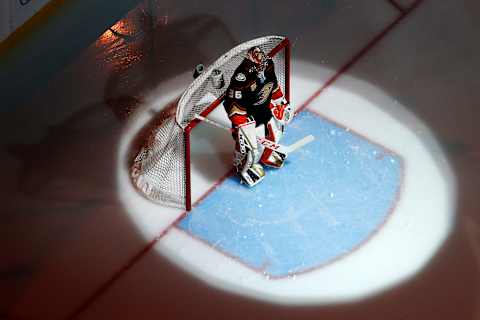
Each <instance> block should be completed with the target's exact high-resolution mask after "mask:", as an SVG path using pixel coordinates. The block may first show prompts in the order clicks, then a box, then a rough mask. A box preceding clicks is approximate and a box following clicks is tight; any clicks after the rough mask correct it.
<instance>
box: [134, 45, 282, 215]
mask: <svg viewBox="0 0 480 320" xmlns="http://www.w3.org/2000/svg"><path fill="white" fill-rule="evenodd" d="M253 46H259V47H260V48H262V49H263V51H264V52H265V53H267V55H268V56H269V57H271V58H272V59H273V61H274V64H275V73H276V75H277V79H278V82H279V85H280V86H281V88H282V90H283V92H284V94H285V97H286V98H287V100H289V77H290V76H289V72H290V63H289V59H290V43H289V41H288V39H287V38H285V37H281V36H267V37H262V38H258V39H254V40H251V41H247V42H244V43H242V44H240V45H238V46H236V47H234V48H233V49H231V50H230V51H228V52H227V53H225V54H224V55H222V56H221V57H220V58H218V59H217V60H216V61H215V62H214V63H213V64H211V65H210V66H208V67H207V68H205V70H204V71H203V73H201V74H200V76H198V77H197V78H196V79H195V80H194V81H193V82H192V84H191V85H190V86H189V87H188V88H187V89H186V90H185V92H184V93H183V95H182V96H181V98H180V100H179V101H178V103H177V106H176V113H175V115H174V116H173V115H172V116H171V117H166V118H165V119H162V121H160V122H159V124H158V125H157V126H156V127H155V129H154V130H153V131H152V132H151V134H150V136H149V137H148V138H147V139H146V142H145V144H144V145H143V146H142V147H141V149H140V151H139V153H138V154H137V156H136V157H135V159H134V161H133V165H132V168H131V177H132V182H133V184H134V186H135V187H136V188H137V189H138V190H139V192H140V193H142V194H143V195H144V196H146V197H147V198H148V199H150V200H152V201H154V202H158V203H160V204H163V205H167V206H173V207H178V208H182V209H186V210H188V211H189V210H191V208H192V183H191V181H192V179H191V175H192V172H191V163H190V162H191V155H190V152H191V137H190V135H191V131H192V129H193V128H194V127H195V126H196V125H197V124H198V123H199V120H198V119H197V118H196V115H197V114H198V115H201V116H203V117H207V116H208V114H209V113H211V112H212V111H213V110H214V109H215V108H217V107H219V106H221V105H222V101H223V97H224V93H225V90H226V89H227V87H228V85H229V82H230V78H231V76H232V75H233V73H234V71H235V69H236V68H237V66H238V65H240V63H241V62H242V60H243V59H244V58H245V57H246V53H247V50H248V49H250V48H251V47H253ZM219 74H223V79H224V82H223V86H221V88H219V85H218V83H215V82H218V81H215V79H214V78H215V77H216V76H218V75H219ZM232 148H233V142H232ZM232 151H233V150H232Z"/></svg>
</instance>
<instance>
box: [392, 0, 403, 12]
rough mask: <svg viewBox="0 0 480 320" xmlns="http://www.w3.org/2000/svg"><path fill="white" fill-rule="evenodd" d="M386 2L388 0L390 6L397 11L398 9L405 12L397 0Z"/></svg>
mask: <svg viewBox="0 0 480 320" xmlns="http://www.w3.org/2000/svg"><path fill="white" fill-rule="evenodd" d="M388 2H389V3H390V4H391V5H392V6H394V7H395V8H396V9H397V10H398V11H400V12H402V13H403V12H405V8H404V7H402V6H401V5H400V4H399V3H398V2H396V1H395V0H388Z"/></svg>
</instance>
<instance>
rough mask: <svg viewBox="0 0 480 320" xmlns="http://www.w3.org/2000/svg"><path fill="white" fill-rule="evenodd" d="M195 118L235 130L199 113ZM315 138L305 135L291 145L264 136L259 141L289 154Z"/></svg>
mask: <svg viewBox="0 0 480 320" xmlns="http://www.w3.org/2000/svg"><path fill="white" fill-rule="evenodd" d="M195 118H197V119H198V120H201V121H205V122H206V123H208V124H210V125H212V126H214V127H217V128H221V129H224V130H227V131H230V132H232V131H233V129H232V128H229V127H227V126H225V125H223V124H221V123H218V122H216V121H213V120H210V119H208V118H205V117H203V116H201V115H199V114H195ZM314 139H315V137H314V136H313V135H311V134H310V135H308V136H305V137H303V138H301V139H299V140H297V141H295V142H294V143H292V144H291V145H283V144H279V143H275V142H273V141H270V140H267V139H265V138H262V137H257V142H258V143H260V144H261V145H262V146H264V147H265V148H268V149H271V150H274V151H277V152H279V153H283V154H285V155H288V154H289V153H292V152H294V151H295V150H298V149H300V148H301V147H303V146H305V145H306V144H308V143H310V142H312V141H313V140H314Z"/></svg>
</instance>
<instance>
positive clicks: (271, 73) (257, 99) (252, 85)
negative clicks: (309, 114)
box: [224, 59, 278, 126]
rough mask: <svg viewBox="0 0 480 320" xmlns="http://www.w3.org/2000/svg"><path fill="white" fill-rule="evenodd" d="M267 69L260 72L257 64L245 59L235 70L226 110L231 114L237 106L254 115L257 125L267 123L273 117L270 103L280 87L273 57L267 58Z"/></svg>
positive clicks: (228, 92)
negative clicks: (273, 94) (275, 91)
mask: <svg viewBox="0 0 480 320" xmlns="http://www.w3.org/2000/svg"><path fill="white" fill-rule="evenodd" d="M265 63H266V66H265V69H264V70H263V71H261V72H258V71H257V69H256V68H255V64H254V63H253V62H252V61H250V60H249V59H244V60H243V61H242V63H241V64H240V65H239V66H238V67H237V69H236V70H235V72H234V74H233V76H232V78H231V80H230V85H229V87H228V89H227V91H226V96H225V102H224V106H225V110H226V111H227V114H228V115H230V114H232V112H233V111H234V109H235V108H237V109H239V110H238V111H240V112H242V113H243V112H246V115H247V116H252V117H253V118H254V119H255V121H256V123H257V126H258V125H260V124H265V125H266V124H267V122H268V121H269V120H270V119H271V118H272V112H271V111H270V108H269V104H270V99H271V97H272V93H273V91H274V90H275V89H276V88H277V87H278V81H277V77H276V75H275V70H274V65H273V61H272V59H267V61H266V62H265Z"/></svg>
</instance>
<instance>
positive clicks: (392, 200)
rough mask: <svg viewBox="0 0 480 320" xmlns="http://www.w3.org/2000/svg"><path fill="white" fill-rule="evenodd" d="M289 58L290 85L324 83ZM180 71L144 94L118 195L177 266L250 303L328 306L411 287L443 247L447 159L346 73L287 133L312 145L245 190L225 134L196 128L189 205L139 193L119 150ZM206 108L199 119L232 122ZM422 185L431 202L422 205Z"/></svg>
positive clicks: (412, 122)
mask: <svg viewBox="0 0 480 320" xmlns="http://www.w3.org/2000/svg"><path fill="white" fill-rule="evenodd" d="M295 66H296V69H295V72H294V76H293V79H292V85H293V88H292V89H293V91H294V92H295V96H297V97H300V98H299V100H300V101H302V100H303V99H306V98H307V97H308V96H309V95H310V94H311V92H314V91H315V90H316V89H317V88H318V87H320V86H321V82H320V80H313V79H314V78H313V77H312V76H311V75H312V74H323V73H327V72H328V70H326V69H324V68H322V67H320V66H317V65H311V64H308V63H304V62H301V61H296V63H295ZM188 78H190V79H191V73H190V74H185V75H182V76H180V77H179V78H178V79H174V80H172V82H171V83H166V84H164V87H162V88H159V90H158V92H159V94H158V95H156V94H155V93H154V94H153V96H152V97H151V103H149V104H147V105H146V106H145V107H144V109H143V110H139V112H138V113H137V114H136V117H133V118H132V119H131V122H130V123H129V125H128V128H127V130H126V132H125V135H124V139H123V141H122V145H121V146H120V150H119V176H118V177H119V180H118V182H119V196H120V198H121V199H122V202H123V203H124V205H125V207H126V208H127V210H128V212H129V214H130V216H131V218H132V220H133V221H134V222H135V223H136V225H137V226H138V228H139V230H141V232H142V233H143V234H144V235H145V237H146V238H147V239H148V241H150V240H151V239H152V238H155V237H158V238H156V239H157V240H156V241H157V242H156V244H155V247H154V250H155V251H156V252H158V254H161V255H164V256H166V257H168V258H169V259H171V260H172V261H173V262H174V263H175V264H176V265H177V266H178V267H179V268H182V269H185V270H186V271H188V272H190V273H192V274H193V275H194V276H196V277H199V278H200V279H203V280H204V281H205V282H206V283H208V284H210V285H214V286H216V287H219V288H222V289H225V290H228V291H232V292H236V293H239V294H242V295H245V296H249V297H253V298H256V299H261V300H267V301H270V302H274V303H279V304H325V303H334V302H340V301H352V300H355V299H361V298H364V297H367V296H370V295H372V294H375V293H378V292H380V291H382V290H386V289H388V288H390V287H393V286H396V285H398V284H400V283H402V282H403V281H408V279H409V278H410V277H413V276H414V275H415V274H416V273H417V272H419V271H420V270H421V269H422V268H423V267H424V266H425V265H426V264H427V263H428V262H429V261H430V259H431V258H432V257H433V256H434V255H435V253H436V252H437V250H438V249H439V248H440V246H441V245H442V243H443V241H444V239H445V238H446V237H447V235H448V233H449V231H450V229H451V225H452V221H453V215H452V208H453V206H454V199H455V181H454V179H453V176H452V174H451V171H450V168H449V166H448V162H447V161H446V159H445V156H444V155H443V153H442V151H441V149H440V148H439V147H438V144H437V143H436V141H435V140H434V139H433V137H432V136H431V135H430V133H429V130H428V128H426V127H425V126H424V125H423V124H422V123H421V122H420V121H419V120H418V119H416V118H415V117H414V116H413V115H411V114H410V113H409V112H408V111H406V109H405V108H404V107H402V106H401V105H399V104H398V103H397V104H395V111H394V112H387V111H390V110H386V109H385V103H384V102H385V101H387V100H388V99H389V97H388V96H387V95H386V94H385V93H384V92H382V91H381V90H379V89H378V88H376V87H374V86H372V85H370V84H368V83H365V82H363V81H360V80H356V79H353V78H350V77H348V76H343V77H342V81H341V83H339V84H338V85H337V86H334V87H330V88H329V90H328V91H326V92H324V93H323V94H322V95H321V96H320V97H319V98H317V99H315V100H313V101H312V102H311V103H310V104H309V105H308V106H307V108H306V110H304V111H303V112H301V113H300V114H299V116H298V117H296V118H295V119H294V120H293V122H292V123H291V125H290V127H289V129H288V131H287V133H286V136H285V139H287V140H285V144H287V145H288V144H289V140H288V139H292V140H293V141H294V140H295V139H296V136H297V135H298V136H304V135H306V134H307V133H308V134H314V135H315V140H314V141H313V142H311V143H310V144H308V145H307V146H305V147H303V148H302V149H301V150H299V151H298V152H296V153H294V154H293V155H292V157H291V159H290V157H289V159H288V160H289V162H287V163H286V165H285V166H284V167H283V168H282V169H281V170H278V171H269V172H268V173H267V174H269V177H268V178H269V179H267V180H264V181H262V183H261V184H259V185H257V186H256V187H255V188H254V189H248V188H245V187H244V186H240V185H239V184H238V181H236V180H233V179H232V178H229V176H228V175H226V173H227V172H228V171H229V170H230V168H231V167H230V165H231V163H230V162H229V161H230V159H229V157H227V159H225V156H224V155H228V154H229V152H230V151H231V137H230V134H229V132H228V131H227V130H222V129H218V128H216V127H213V126H211V125H208V124H207V123H204V124H203V125H200V126H198V127H196V128H195V129H193V130H192V132H191V133H192V137H191V141H190V142H191V145H190V147H191V161H192V172H191V173H192V180H193V182H194V183H193V185H194V186H195V188H194V189H195V190H192V191H193V194H194V198H195V199H199V202H197V203H196V205H194V206H193V210H192V212H191V213H190V214H188V215H184V210H181V209H174V208H168V207H163V206H161V205H158V204H157V203H154V202H152V201H149V200H148V199H146V198H145V197H143V196H142V195H141V194H140V193H139V192H138V191H137V190H136V189H135V188H134V187H133V186H132V183H131V181H130V177H129V172H128V170H125V168H126V167H127V163H128V158H127V154H128V152H129V146H130V145H131V141H132V140H133V139H134V137H135V134H136V133H137V132H138V131H139V130H140V129H141V128H142V126H144V125H145V123H147V122H149V121H151V119H152V118H153V117H155V112H152V110H155V108H160V109H161V108H162V107H163V106H167V105H169V103H170V102H171V101H175V100H176V97H177V96H178V95H179V94H180V93H181V91H182V85H183V86H184V84H185V83H186V82H187V81H188ZM182 79H184V80H182ZM227 79H228V78H227ZM179 84H180V85H179ZM343 87H345V88H348V90H345V89H342V88H343ZM183 88H184V87H183ZM370 97H375V99H373V98H370ZM376 99H378V100H376ZM204 101H207V100H204ZM378 101H381V103H380V102H378ZM298 103H299V101H298V100H297V101H296V100H293V101H292V105H293V107H295V106H296V105H297V104H298ZM216 110H217V111H218V112H217V111H213V112H212V113H211V114H209V115H208V118H210V119H213V120H215V121H216V122H217V123H224V124H228V122H227V119H226V116H225V115H224V114H223V113H222V112H220V111H223V110H221V108H216ZM157 112H158V111H157ZM411 128H416V130H417V132H422V135H421V136H419V135H418V134H417V133H415V131H414V130H413V129H411ZM418 128H421V130H419V129H418ZM311 131H315V132H311ZM386 132H388V134H385V133H386ZM289 135H290V136H289ZM406 142H408V143H406ZM312 159H315V161H313V160H312ZM312 163H314V166H312V165H311V164H312ZM419 176H421V177H422V179H421V180H418V177H419ZM269 183H271V184H269ZM261 188H263V189H261ZM282 188H286V189H285V190H283V189H282ZM292 190H294V192H292ZM430 192H434V193H435V194H436V195H437V197H436V201H425V199H427V198H428V194H429V193H430ZM244 199H248V201H247V200H244ZM172 223H173V224H172ZM159 235H161V236H159ZM392 261H396V262H397V263H395V268H392V265H391V262H392ZM358 270H362V274H361V275H359V274H358Z"/></svg>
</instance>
